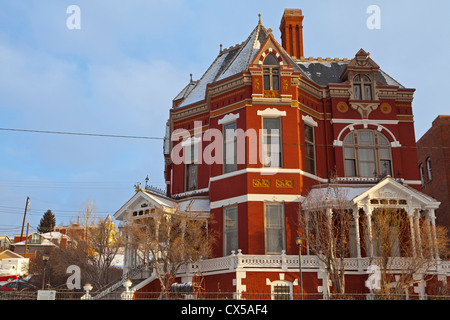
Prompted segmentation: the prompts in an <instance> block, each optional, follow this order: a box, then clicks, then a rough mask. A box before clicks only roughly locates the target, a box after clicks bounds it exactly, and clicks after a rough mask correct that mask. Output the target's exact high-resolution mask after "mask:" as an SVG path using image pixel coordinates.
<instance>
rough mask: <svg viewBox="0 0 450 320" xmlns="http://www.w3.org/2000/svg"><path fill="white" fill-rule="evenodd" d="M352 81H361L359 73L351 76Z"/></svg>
mask: <svg viewBox="0 0 450 320" xmlns="http://www.w3.org/2000/svg"><path fill="white" fill-rule="evenodd" d="M353 81H355V82H360V81H361V78H360V77H359V74H357V75H356V76H355V77H354V78H353Z"/></svg>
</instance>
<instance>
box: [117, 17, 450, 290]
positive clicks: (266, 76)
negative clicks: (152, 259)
mask: <svg viewBox="0 0 450 320" xmlns="http://www.w3.org/2000/svg"><path fill="white" fill-rule="evenodd" d="M303 18H304V16H303V14H302V11H301V10H297V9H286V10H285V11H284V14H283V16H282V19H281V24H280V31H281V42H278V40H277V39H275V37H274V35H273V33H272V30H271V29H267V28H265V27H264V26H263V24H262V22H261V19H260V20H259V22H258V23H257V25H256V27H255V28H254V29H253V30H252V31H251V32H250V34H249V35H248V36H247V37H246V39H245V41H243V42H242V43H240V44H238V45H236V46H233V47H230V48H222V46H221V48H220V51H219V53H218V55H217V57H215V58H214V60H213V62H212V63H211V65H210V67H209V68H208V69H207V70H206V72H205V73H204V74H203V75H202V77H201V78H200V79H198V80H192V79H191V81H190V82H189V83H188V84H187V85H186V87H185V88H184V89H183V90H182V91H181V92H180V93H179V94H178V95H177V96H176V97H175V98H174V100H173V105H172V108H171V109H170V116H169V120H168V122H167V131H166V139H165V143H164V157H165V172H164V175H165V180H166V192H165V194H162V193H160V192H156V191H154V190H151V189H141V190H137V192H136V194H135V195H134V196H133V197H132V198H131V199H130V200H129V201H128V202H127V203H125V204H124V205H123V207H122V208H120V209H119V210H118V211H117V212H116V213H115V215H114V217H115V218H116V219H117V220H119V221H121V220H124V218H125V216H126V215H128V214H132V215H133V216H134V217H135V218H136V219H139V218H143V217H145V215H146V214H151V210H152V208H159V209H163V210H170V209H171V208H174V207H175V206H180V207H183V206H185V205H186V204H187V203H191V204H192V207H191V210H194V211H198V212H202V213H203V214H205V215H207V216H208V218H209V219H210V220H211V221H213V220H214V221H215V223H211V224H210V225H209V228H211V229H214V230H211V231H214V233H215V234H216V235H217V241H216V242H215V245H214V249H213V256H212V257H210V258H208V259H204V260H201V261H198V262H197V263H196V264H195V265H188V266H186V267H185V268H182V269H181V270H180V272H179V274H178V275H177V276H176V281H178V282H180V283H182V282H192V279H193V277H194V275H195V273H196V272H197V271H200V272H201V274H202V277H203V279H204V289H205V290H206V291H210V292H218V291H222V292H231V293H235V294H236V295H235V297H236V298H239V297H243V295H245V293H250V292H261V293H266V294H269V296H271V297H272V298H276V297H278V296H279V295H280V294H281V295H282V296H283V297H290V298H292V297H294V296H295V299H297V298H298V297H299V296H298V294H299V293H300V292H301V290H303V291H302V293H304V294H315V295H316V297H319V298H325V297H327V295H328V294H329V293H332V292H333V284H332V282H331V281H330V278H329V273H328V272H327V270H326V268H324V266H323V263H322V262H321V261H320V260H319V259H318V258H317V256H316V255H314V254H312V250H311V247H310V246H309V244H308V243H307V242H303V244H302V245H301V259H302V260H301V265H302V267H301V269H300V266H299V265H300V261H299V245H298V244H297V242H296V239H297V237H298V236H299V235H302V234H304V233H305V230H301V227H300V225H299V219H298V217H299V212H306V213H307V212H309V211H311V212H313V211H314V210H316V209H317V207H316V206H315V204H314V203H311V201H306V199H308V197H309V196H310V195H312V194H320V193H321V192H322V191H324V190H327V188H329V186H330V185H331V184H332V183H337V184H339V186H341V188H342V189H345V191H346V194H347V200H346V206H347V209H348V212H350V213H351V215H352V219H353V222H352V227H351V229H350V232H349V235H348V237H349V242H350V244H351V245H350V249H349V251H348V253H347V254H346V257H345V259H344V261H345V272H346V279H345V280H346V282H345V283H346V284H345V286H346V292H347V293H349V292H354V293H370V292H371V290H370V288H369V287H368V286H367V280H368V279H369V276H370V268H369V267H370V265H371V263H372V262H371V261H372V260H371V257H372V255H373V254H374V251H373V250H372V248H373V246H375V245H376V244H375V245H373V244H372V242H371V241H372V238H371V237H372V236H373V235H371V234H370V232H366V231H364V228H362V227H361V225H362V222H365V221H369V222H370V220H371V216H372V214H373V213H374V212H376V211H377V210H378V208H379V207H380V206H381V205H382V204H384V203H389V204H390V205H391V207H394V208H396V209H398V210H402V212H404V214H406V215H407V216H408V218H409V220H408V221H409V222H410V234H409V235H408V237H411V238H413V239H415V240H416V241H419V240H420V239H421V237H422V238H423V237H424V235H423V234H421V233H420V232H418V226H419V225H422V224H427V225H428V226H429V227H430V228H429V229H428V230H430V231H429V233H430V234H429V236H431V237H433V236H435V235H434V234H433V232H435V227H436V226H435V210H436V209H437V208H438V207H439V204H440V203H439V202H438V201H437V200H435V199H433V198H432V197H430V196H427V195H425V194H424V193H422V192H420V190H421V189H420V186H421V179H420V175H419V170H418V161H417V152H416V149H415V147H416V142H415V141H416V140H415V133H414V120H413V109H412V101H413V95H414V91H415V89H411V88H408V87H405V86H404V85H402V84H400V83H398V82H397V81H396V80H395V79H394V78H392V77H391V76H390V75H388V72H389V70H383V69H382V68H381V67H380V66H379V65H377V64H376V62H375V61H374V60H373V59H375V60H376V57H371V56H370V54H369V53H368V52H366V51H364V50H363V49H360V50H359V51H358V52H355V55H354V57H349V58H344V59H341V58H312V57H309V58H308V57H305V56H304V48H303V26H302V21H303ZM244 36H245V35H244ZM372 58H373V59H372ZM191 78H192V77H191ZM327 200H328V199H327ZM331 200H332V199H331ZM332 205H333V204H331V207H329V208H328V209H329V210H330V212H332V210H333V208H332ZM324 209H326V205H324ZM363 220H364V221H363ZM397 240H398V241H400V242H401V239H397ZM397 246H401V244H397ZM394 251H395V250H394ZM394 251H393V257H392V258H393V260H395V259H400V258H401V254H399V252H400V251H399V250H397V251H396V252H394ZM417 254H420V253H417ZM434 257H435V258H438V253H437V252H435V253H434ZM437 260H439V259H437ZM398 261H399V262H398V263H397V264H396V263H395V262H394V264H393V266H394V267H393V269H395V272H398V273H399V274H400V273H402V268H403V265H402V263H401V262H400V260H398ZM140 263H141V262H140V261H139V258H138V254H137V253H136V252H133V250H132V248H128V250H126V256H125V265H124V268H125V271H124V272H129V271H130V270H132V269H133V268H135V267H137V266H138V265H140ZM428 272H429V273H430V274H432V275H434V277H433V280H432V282H433V285H432V283H431V282H430V281H426V279H425V276H424V275H423V274H418V275H415V277H416V278H417V281H415V282H414V285H413V286H411V288H409V289H408V290H410V292H411V293H414V294H417V295H418V296H420V297H422V298H425V297H426V296H427V295H429V294H434V292H432V289H431V288H434V287H436V286H437V285H443V286H446V283H447V279H448V276H449V275H450V265H449V264H448V263H447V262H445V261H440V262H439V263H438V264H436V266H435V267H433V268H431V269H430V270H429V271H428ZM300 274H301V275H302V277H300ZM134 285H136V287H135V289H136V290H137V291H136V292H139V290H141V291H145V290H150V289H151V288H154V289H155V290H157V289H158V287H159V282H158V280H157V279H156V278H155V277H154V276H152V275H150V274H149V275H148V279H147V280H146V281H145V282H144V283H140V284H138V283H135V284H134Z"/></svg>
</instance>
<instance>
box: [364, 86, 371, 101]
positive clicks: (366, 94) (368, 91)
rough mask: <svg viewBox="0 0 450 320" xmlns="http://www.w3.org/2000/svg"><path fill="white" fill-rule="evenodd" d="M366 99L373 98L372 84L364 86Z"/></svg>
mask: <svg viewBox="0 0 450 320" xmlns="http://www.w3.org/2000/svg"><path fill="white" fill-rule="evenodd" d="M364 99H365V100H372V86H371V85H370V84H369V85H365V86H364Z"/></svg>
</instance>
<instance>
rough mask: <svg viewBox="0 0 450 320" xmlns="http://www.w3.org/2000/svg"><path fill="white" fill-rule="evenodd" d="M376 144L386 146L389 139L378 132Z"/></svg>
mask: <svg viewBox="0 0 450 320" xmlns="http://www.w3.org/2000/svg"><path fill="white" fill-rule="evenodd" d="M378 144H379V145H382V146H388V145H389V141H388V140H387V139H386V138H385V137H384V136H383V135H381V134H378Z"/></svg>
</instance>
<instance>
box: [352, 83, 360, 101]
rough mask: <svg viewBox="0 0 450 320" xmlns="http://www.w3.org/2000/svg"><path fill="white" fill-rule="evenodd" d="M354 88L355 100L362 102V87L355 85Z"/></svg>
mask: <svg viewBox="0 0 450 320" xmlns="http://www.w3.org/2000/svg"><path fill="white" fill-rule="evenodd" d="M353 88H354V90H355V92H354V93H355V99H356V100H361V99H362V97H361V85H359V84H355V85H353Z"/></svg>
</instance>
